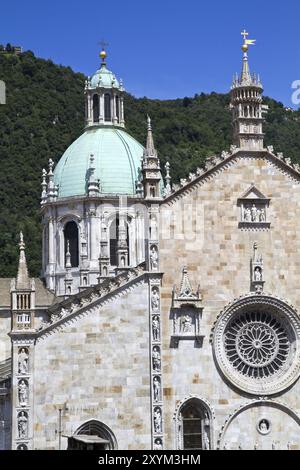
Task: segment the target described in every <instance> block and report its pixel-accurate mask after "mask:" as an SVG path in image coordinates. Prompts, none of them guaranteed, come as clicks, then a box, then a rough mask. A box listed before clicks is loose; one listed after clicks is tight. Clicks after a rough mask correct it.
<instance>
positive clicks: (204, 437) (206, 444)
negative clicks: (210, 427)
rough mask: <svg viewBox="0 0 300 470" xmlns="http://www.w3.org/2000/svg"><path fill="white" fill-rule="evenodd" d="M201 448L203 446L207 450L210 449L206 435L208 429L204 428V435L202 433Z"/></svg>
mask: <svg viewBox="0 0 300 470" xmlns="http://www.w3.org/2000/svg"><path fill="white" fill-rule="evenodd" d="M203 448H204V450H209V449H210V441H209V435H208V431H207V430H206V429H205V430H204V435H203Z"/></svg>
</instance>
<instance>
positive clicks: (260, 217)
mask: <svg viewBox="0 0 300 470" xmlns="http://www.w3.org/2000/svg"><path fill="white" fill-rule="evenodd" d="M259 221H260V222H265V221H266V212H265V209H261V211H260V216H259Z"/></svg>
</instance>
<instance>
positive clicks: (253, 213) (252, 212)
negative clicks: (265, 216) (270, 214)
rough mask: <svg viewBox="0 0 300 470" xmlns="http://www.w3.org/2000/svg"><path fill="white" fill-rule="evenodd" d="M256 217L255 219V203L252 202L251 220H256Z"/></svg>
mask: <svg viewBox="0 0 300 470" xmlns="http://www.w3.org/2000/svg"><path fill="white" fill-rule="evenodd" d="M256 219H257V208H256V205H255V204H253V205H252V208H251V221H252V222H256Z"/></svg>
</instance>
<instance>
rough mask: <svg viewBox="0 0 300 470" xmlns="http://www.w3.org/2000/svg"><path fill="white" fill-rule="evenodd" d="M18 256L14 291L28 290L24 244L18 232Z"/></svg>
mask: <svg viewBox="0 0 300 470" xmlns="http://www.w3.org/2000/svg"><path fill="white" fill-rule="evenodd" d="M19 248H20V256H19V267H18V274H17V281H16V289H30V288H31V282H30V278H29V275H28V269H27V263H26V256H25V243H24V237H23V233H22V232H20V242H19Z"/></svg>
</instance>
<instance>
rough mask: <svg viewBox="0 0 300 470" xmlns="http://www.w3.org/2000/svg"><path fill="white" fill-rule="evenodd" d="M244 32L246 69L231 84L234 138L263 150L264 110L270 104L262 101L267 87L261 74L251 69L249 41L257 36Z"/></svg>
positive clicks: (245, 146) (247, 147)
mask: <svg viewBox="0 0 300 470" xmlns="http://www.w3.org/2000/svg"><path fill="white" fill-rule="evenodd" d="M241 34H242V36H243V38H244V41H243V45H242V51H243V64H242V71H241V74H240V76H238V75H236V76H235V77H234V79H233V84H232V87H231V109H232V114H233V139H234V144H235V145H236V146H237V147H239V148H241V149H243V150H262V149H263V147H264V134H263V129H262V124H263V121H264V118H263V113H264V112H265V111H266V110H267V109H268V108H267V106H264V105H263V104H262V92H263V87H262V84H261V82H260V79H259V76H257V75H256V74H253V75H251V73H250V67H249V62H248V49H249V45H254V44H255V39H247V36H248V33H247V32H246V31H243V32H242V33H241Z"/></svg>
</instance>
